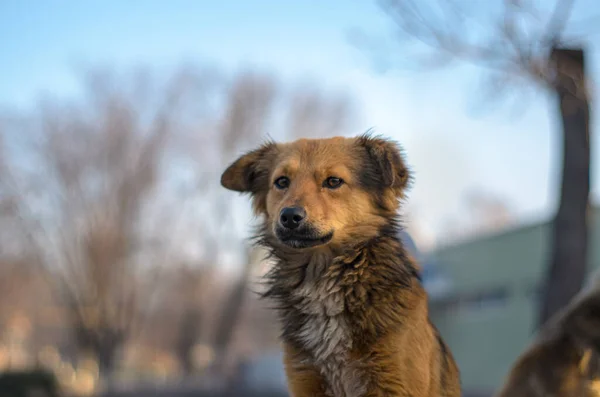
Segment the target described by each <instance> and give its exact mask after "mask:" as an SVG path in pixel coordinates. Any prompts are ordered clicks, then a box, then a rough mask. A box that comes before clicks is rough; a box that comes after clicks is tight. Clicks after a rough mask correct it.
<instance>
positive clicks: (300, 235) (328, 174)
mask: <svg viewBox="0 0 600 397" xmlns="http://www.w3.org/2000/svg"><path fill="white" fill-rule="evenodd" d="M409 180H410V177H409V171H408V169H407V167H406V165H405V163H404V160H403V158H402V155H401V152H400V148H399V147H398V146H397V145H396V144H395V143H394V142H392V141H389V140H386V139H382V138H375V137H371V136H369V135H364V136H360V137H357V138H341V137H336V138H330V139H301V140H298V141H295V142H292V143H283V144H277V143H268V144H265V145H263V146H262V147H260V148H258V149H256V150H253V151H251V152H249V153H247V154H246V155H244V156H242V157H240V158H239V159H238V160H237V161H235V162H234V163H233V164H232V165H230V166H229V168H227V170H226V171H225V172H224V173H223V175H222V177H221V184H222V185H223V186H224V187H226V188H227V189H230V190H235V191H238V192H244V193H250V194H251V195H252V198H253V204H254V211H255V212H256V213H257V214H259V215H264V216H265V222H266V223H265V226H266V228H265V229H266V233H270V234H271V235H272V236H273V237H275V241H276V242H277V243H278V244H282V245H284V246H287V247H290V248H294V249H309V248H314V247H322V246H326V245H329V246H336V245H338V246H343V244H347V243H348V242H350V241H356V240H357V239H361V240H362V239H367V238H369V237H374V236H376V235H377V234H378V233H379V231H380V229H381V227H382V226H383V225H385V224H386V223H387V222H389V220H390V219H391V218H394V217H395V215H396V211H397V209H398V202H399V199H400V198H402V197H403V195H404V191H405V189H406V187H407V184H408V182H409Z"/></svg>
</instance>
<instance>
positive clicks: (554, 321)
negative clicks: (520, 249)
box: [496, 273, 600, 397]
mask: <svg viewBox="0 0 600 397" xmlns="http://www.w3.org/2000/svg"><path fill="white" fill-rule="evenodd" d="M599 353H600V273H597V274H596V275H595V278H594V279H593V280H592V282H591V283H590V285H589V286H587V288H585V289H583V290H582V291H581V292H580V293H579V294H578V295H577V296H576V297H574V298H573V299H572V301H571V302H570V303H569V305H568V306H567V307H565V308H564V309H563V310H561V311H560V312H559V313H557V314H556V315H555V316H553V317H552V318H551V319H550V321H548V323H547V324H545V325H544V326H543V327H542V329H541V330H540V332H539V334H538V335H537V336H536V338H535V340H534V341H533V343H532V344H531V345H530V346H529V347H528V348H527V350H525V352H524V353H523V354H521V356H520V357H519V358H518V359H517V361H516V363H515V364H514V365H513V367H512V368H511V370H510V373H509V375H508V377H507V379H506V382H505V384H504V386H503V387H502V389H501V390H500V391H499V392H498V393H497V394H496V397H542V396H544V397H546V396H553V397H575V396H577V397H596V396H600V388H599V385H598V378H599V375H600V356H599Z"/></svg>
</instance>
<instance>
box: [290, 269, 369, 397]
mask: <svg viewBox="0 0 600 397" xmlns="http://www.w3.org/2000/svg"><path fill="white" fill-rule="evenodd" d="M307 273H309V276H308V277H305V279H304V281H303V282H302V283H301V284H300V286H298V287H297V288H295V289H294V290H293V292H292V296H293V298H294V299H293V301H294V305H293V309H294V310H295V311H297V312H298V313H299V314H301V315H300V316H294V317H297V318H302V319H303V320H304V321H300V322H298V324H296V326H295V327H292V328H291V335H289V336H290V337H292V338H294V339H295V340H297V341H298V342H299V343H301V344H302V345H303V346H304V348H305V349H306V350H307V351H308V352H310V354H311V355H312V363H313V364H314V365H315V366H316V367H317V368H318V370H319V371H320V372H321V375H322V376H323V377H324V379H325V380H326V383H327V386H328V390H327V393H328V394H329V395H331V396H335V397H359V396H361V395H362V394H363V393H364V392H365V388H366V386H365V385H364V384H363V382H362V381H361V378H363V377H361V374H360V371H359V370H358V368H356V365H355V364H354V363H353V362H352V361H351V360H350V352H351V349H352V347H353V346H352V345H353V340H352V334H351V332H350V326H349V324H348V321H347V314H346V313H345V310H344V308H345V299H346V297H345V296H346V293H345V288H343V286H341V285H340V283H339V282H337V281H338V280H339V278H338V276H339V274H331V273H330V272H329V273H330V274H328V275H326V276H324V274H323V273H327V272H326V270H325V269H324V268H322V267H321V266H320V264H319V263H311V264H309V265H308V268H307ZM292 321H293V320H292Z"/></svg>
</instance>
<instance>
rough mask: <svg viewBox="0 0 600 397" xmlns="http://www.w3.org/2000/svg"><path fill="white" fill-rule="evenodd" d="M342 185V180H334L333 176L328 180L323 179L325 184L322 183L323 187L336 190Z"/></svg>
mask: <svg viewBox="0 0 600 397" xmlns="http://www.w3.org/2000/svg"><path fill="white" fill-rule="evenodd" d="M343 183H344V181H343V180H342V179H340V178H336V177H335V176H330V177H329V178H327V179H325V182H323V187H328V188H330V189H337V188H338V187H340V186H342V184H343Z"/></svg>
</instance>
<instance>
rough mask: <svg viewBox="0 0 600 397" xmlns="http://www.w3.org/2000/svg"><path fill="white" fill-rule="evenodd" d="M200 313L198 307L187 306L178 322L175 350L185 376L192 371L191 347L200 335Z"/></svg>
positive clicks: (192, 347) (193, 368)
mask: <svg viewBox="0 0 600 397" xmlns="http://www.w3.org/2000/svg"><path fill="white" fill-rule="evenodd" d="M201 321H202V313H201V310H200V308H198V307H196V306H192V307H189V308H187V309H186V310H185V311H184V313H183V317H182V319H181V321H180V323H179V334H178V336H177V342H176V352H177V357H178V358H179V362H180V364H181V367H182V369H183V372H184V373H185V375H186V376H190V375H192V374H193V373H194V370H195V367H194V359H193V358H194V357H193V349H194V346H195V345H196V342H197V341H198V336H199V335H200V331H201V329H200V325H201Z"/></svg>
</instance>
